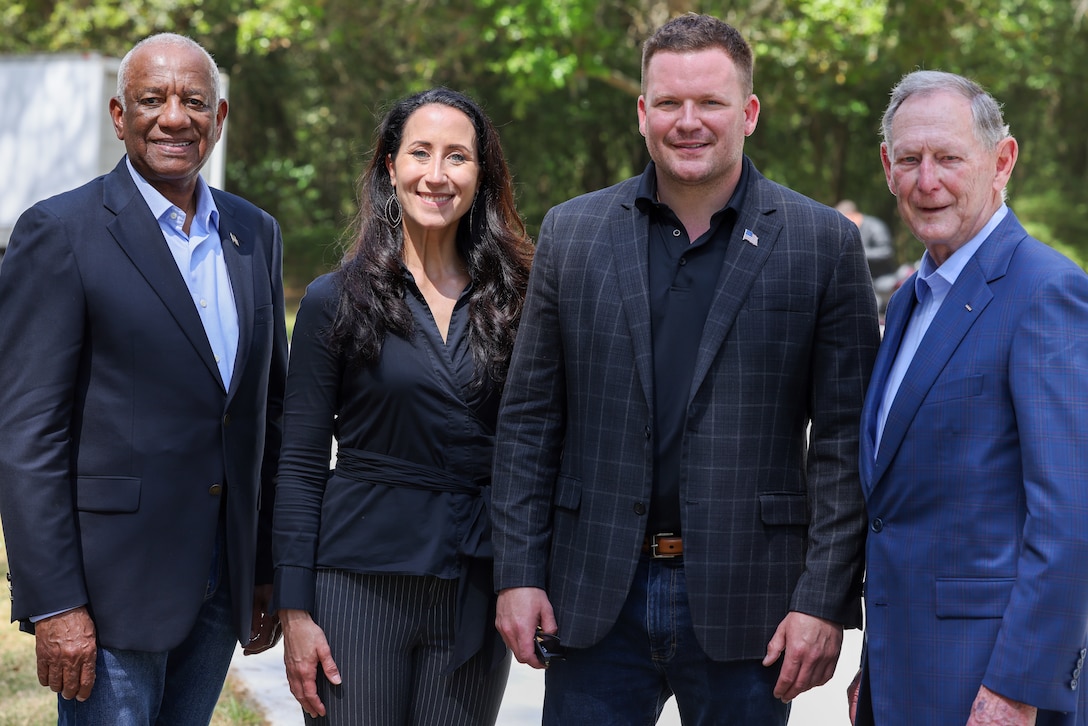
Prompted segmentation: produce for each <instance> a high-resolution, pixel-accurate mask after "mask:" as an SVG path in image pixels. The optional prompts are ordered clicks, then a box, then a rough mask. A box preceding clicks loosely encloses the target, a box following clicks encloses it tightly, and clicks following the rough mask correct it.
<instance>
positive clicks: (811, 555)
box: [791, 218, 880, 628]
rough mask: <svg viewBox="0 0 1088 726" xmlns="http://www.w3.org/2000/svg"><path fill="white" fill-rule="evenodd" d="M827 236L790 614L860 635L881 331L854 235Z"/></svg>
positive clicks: (846, 230)
mask: <svg viewBox="0 0 1088 726" xmlns="http://www.w3.org/2000/svg"><path fill="white" fill-rule="evenodd" d="M836 224H837V225H838V226H835V225H836ZM826 234H828V235H829V236H831V237H832V238H833V239H838V240H839V243H838V250H839V254H838V261H837V264H836V266H835V270H834V272H833V274H832V277H831V280H830V283H829V284H828V286H827V288H826V291H825V293H824V296H823V299H822V301H821V303H820V306H819V309H818V310H817V317H816V325H815V331H814V339H813V341H812V354H811V366H810V377H811V379H810V383H809V391H810V392H811V393H810V397H811V400H810V401H809V404H808V405H809V411H810V416H811V428H810V432H809V436H810V446H809V453H808V460H807V468H808V499H809V509H810V512H811V518H810V521H809V532H808V548H807V551H806V554H805V569H804V572H803V574H802V575H801V578H800V579H799V580H798V583H797V585H796V587H795V588H794V592H793V597H792V600H791V609H792V610H796V611H798V612H803V613H807V614H810V615H815V616H817V617H821V618H825V619H827V620H831V621H833V622H837V623H841V624H843V625H844V626H846V627H850V628H860V627H861V583H862V573H863V570H864V564H863V563H864V547H865V526H866V516H865V502H864V498H863V495H862V490H861V483H860V479H859V475H858V447H859V443H858V441H859V426H858V421H859V420H860V418H861V408H862V404H863V402H864V398H865V388H866V386H867V385H868V383H869V376H870V375H871V374H872V369H873V362H874V360H875V359H876V350H877V346H878V344H879V338H880V331H879V327H878V324H877V314H876V299H875V297H874V295H873V290H872V283H871V281H870V278H869V268H868V264H867V262H866V260H865V252H864V250H863V249H862V246H861V240H860V238H859V237H858V232H857V229H856V228H855V227H854V225H853V224H851V223H849V222H847V221H846V220H845V218H843V219H842V220H841V222H840V220H839V219H835V220H834V223H833V224H831V225H829V227H828V228H827V230H826Z"/></svg>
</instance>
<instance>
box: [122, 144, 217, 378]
mask: <svg viewBox="0 0 1088 726" xmlns="http://www.w3.org/2000/svg"><path fill="white" fill-rule="evenodd" d="M103 196H104V204H105V206H106V208H107V209H109V210H110V211H111V212H113V214H114V215H115V217H114V220H113V221H112V222H110V224H109V225H107V228H108V229H109V232H110V234H111V235H113V238H114V240H115V241H116V242H117V244H118V245H119V246H120V247H121V249H122V250H124V252H125V254H126V255H127V256H128V258H129V259H130V260H131V261H132V264H133V265H134V266H135V267H136V269H137V270H139V272H140V274H141V275H142V276H143V277H144V279H145V280H147V282H148V285H149V286H150V287H151V289H152V290H154V291H155V294H156V295H158V296H159V298H160V299H161V300H162V302H163V304H164V305H165V306H166V309H167V310H168V311H169V312H170V315H171V316H173V318H174V320H175V321H176V322H177V324H178V327H179V328H181V330H182V332H183V333H184V334H185V337H186V338H188V339H189V342H190V343H191V344H192V345H193V347H194V348H196V350H197V352H198V353H199V354H200V359H201V360H202V361H204V364H205V365H206V366H207V368H208V371H209V372H210V373H211V374H212V375H213V376H214V377H215V379H216V380H217V381H219V382H220V385H222V378H221V377H220V375H219V368H218V367H217V366H216V364H215V355H214V354H213V353H212V348H211V344H210V343H208V335H207V333H205V332H204V325H203V324H202V323H201V322H200V315H199V314H198V313H197V311H196V307H195V306H194V305H193V299H192V296H191V295H190V294H189V288H188V287H186V285H185V280H183V279H182V277H181V272H180V271H179V270H178V266H177V263H176V262H174V257H173V256H172V255H171V254H170V250H169V249H168V248H167V246H166V242H165V240H163V236H162V230H160V229H159V223H158V222H157V221H156V220H155V218H154V216H152V214H151V210H150V209H149V208H148V206H147V204H146V203H145V202H144V199H143V197H141V196H140V192H139V190H138V189H137V188H136V184H135V182H133V181H132V177H131V176H130V175H129V171H128V168H127V166H126V165H125V162H124V159H122V160H121V163H119V164H118V165H117V166H116V167H114V170H113V171H112V172H111V173H110V175H109V176H108V177H107V178H106V181H105V192H104V194H103Z"/></svg>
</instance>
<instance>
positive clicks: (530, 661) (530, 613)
mask: <svg viewBox="0 0 1088 726" xmlns="http://www.w3.org/2000/svg"><path fill="white" fill-rule="evenodd" d="M495 611H496V612H495V628H496V629H497V630H498V631H499V634H500V635H502V639H503V640H504V641H506V646H507V647H508V648H510V652H512V653H513V654H514V657H515V658H517V659H518V662H519V663H525V664H527V665H530V666H532V667H533V668H543V667H544V664H543V663H541V662H540V659H539V658H537V656H536V648H535V647H534V644H533V637H534V636H535V635H536V629H537V626H539V627H540V629H541V630H543V631H544V632H545V633H551V634H555V633H556V631H557V630H558V629H559V628H558V626H557V625H556V622H555V613H553V612H552V604H551V602H550V601H549V600H548V594H547V593H546V592H544V591H543V590H541V589H540V588H538V587H512V588H509V589H507V590H502V591H500V592H499V601H498V603H497V604H496V606H495Z"/></svg>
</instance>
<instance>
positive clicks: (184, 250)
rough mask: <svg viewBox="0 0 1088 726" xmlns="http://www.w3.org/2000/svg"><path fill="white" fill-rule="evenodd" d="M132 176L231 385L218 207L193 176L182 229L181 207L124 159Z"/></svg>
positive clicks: (231, 321)
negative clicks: (192, 198) (191, 205)
mask: <svg viewBox="0 0 1088 726" xmlns="http://www.w3.org/2000/svg"><path fill="white" fill-rule="evenodd" d="M125 163H126V164H127V165H128V171H129V173H130V174H131V175H132V180H133V181H135V182H136V187H137V188H138V189H139V190H140V194H141V196H143V198H144V201H146V202H147V206H149V207H151V213H152V214H153V215H155V219H156V220H158V222H159V229H161V230H162V234H163V237H164V238H165V239H166V244H167V246H168V247H169V248H170V254H172V255H173V256H174V262H175V263H177V266H178V271H179V272H180V273H181V276H182V277H183V278H184V279H185V285H186V287H188V288H189V294H190V295H191V296H192V298H193V305H195V306H196V311H197V313H199V314H200V322H201V323H203V324H204V333H205V334H206V335H207V336H208V343H209V344H210V345H211V347H212V353H213V354H214V355H215V362H216V364H217V365H218V366H219V375H220V376H222V378H223V387H224V388H225V389H228V390H229V389H230V380H231V375H232V374H233V372H234V360H235V358H236V357H237V355H238V307H237V305H236V304H235V302H234V291H233V290H232V289H231V285H230V277H229V276H228V275H227V265H226V263H225V262H224V261H223V245H222V241H221V240H220V239H219V210H218V209H216V207H215V201H214V200H213V199H212V194H211V190H210V189H209V188H208V184H207V182H205V181H204V179H203V177H200V176H197V189H196V211H195V212H194V213H193V220H192V224H191V225H190V226H189V234H188V235H186V234H185V232H184V231H183V230H184V227H185V212H184V211H182V210H181V209H179V208H178V207H177V206H175V205H174V204H171V203H170V201H169V200H168V199H167V198H166V197H164V196H163V195H162V194H160V193H159V192H158V190H156V189H155V188H154V187H152V186H151V185H150V184H149V183H148V182H147V181H146V180H145V179H144V178H143V177H142V176H140V174H139V173H138V172H137V171H136V169H135V168H133V166H132V162H131V161H129V160H128V159H126V160H125Z"/></svg>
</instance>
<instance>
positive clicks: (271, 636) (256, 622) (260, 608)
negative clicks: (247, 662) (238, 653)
mask: <svg viewBox="0 0 1088 726" xmlns="http://www.w3.org/2000/svg"><path fill="white" fill-rule="evenodd" d="M271 601H272V586H271V585H258V586H257V587H255V588H253V618H252V619H251V620H250V625H249V642H248V643H246V647H245V648H243V649H242V655H256V654H257V653H263V652H264V651H266V650H268V649H269V648H271V647H272V646H274V645H275V644H276V643H278V642H280V636H281V635H282V634H283V630H282V629H281V627H280V619H279V617H278V616H277V615H276V613H270V612H268V605H269V603H270V602H271Z"/></svg>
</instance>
